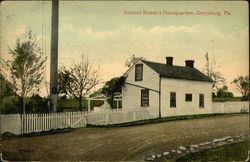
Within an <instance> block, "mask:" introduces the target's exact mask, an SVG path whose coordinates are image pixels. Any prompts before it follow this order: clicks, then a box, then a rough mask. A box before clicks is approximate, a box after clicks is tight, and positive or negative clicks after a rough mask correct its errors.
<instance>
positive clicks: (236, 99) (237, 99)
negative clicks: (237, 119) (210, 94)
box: [213, 97, 242, 102]
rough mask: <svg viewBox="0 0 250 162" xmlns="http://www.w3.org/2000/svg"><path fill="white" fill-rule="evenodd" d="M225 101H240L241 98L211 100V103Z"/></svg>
mask: <svg viewBox="0 0 250 162" xmlns="http://www.w3.org/2000/svg"><path fill="white" fill-rule="evenodd" d="M225 101H242V97H231V98H229V97H222V98H221V97H220V98H213V102H225Z"/></svg>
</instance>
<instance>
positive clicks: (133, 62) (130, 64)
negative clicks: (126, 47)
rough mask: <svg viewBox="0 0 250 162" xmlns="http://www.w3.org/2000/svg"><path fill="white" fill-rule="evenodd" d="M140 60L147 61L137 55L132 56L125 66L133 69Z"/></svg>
mask: <svg viewBox="0 0 250 162" xmlns="http://www.w3.org/2000/svg"><path fill="white" fill-rule="evenodd" d="M138 60H146V58H144V57H137V56H135V55H132V56H131V57H130V58H128V59H127V60H126V62H125V66H127V67H129V68H130V67H131V66H133V65H134V64H135V63H136V62H137V61H138Z"/></svg>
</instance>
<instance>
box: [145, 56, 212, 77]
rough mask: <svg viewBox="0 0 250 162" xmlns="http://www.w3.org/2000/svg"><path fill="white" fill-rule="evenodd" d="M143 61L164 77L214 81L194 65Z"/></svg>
mask: <svg viewBox="0 0 250 162" xmlns="http://www.w3.org/2000/svg"><path fill="white" fill-rule="evenodd" d="M141 61H142V62H143V63H145V64H146V65H147V66H149V67H150V68H151V69H153V70H154V71H155V72H157V73H158V74H160V75H161V76H163V77H169V78H178V79H188V80H197V81H205V82H213V80H212V79H210V78H209V77H207V76H206V75H205V74H203V73H202V72H200V71H199V70H197V69H196V68H194V67H186V66H175V65H167V64H162V63H157V62H151V61H145V60H141Z"/></svg>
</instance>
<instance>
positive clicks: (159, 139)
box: [2, 115, 249, 160]
mask: <svg viewBox="0 0 250 162" xmlns="http://www.w3.org/2000/svg"><path fill="white" fill-rule="evenodd" d="M248 128H249V125H248V115H227V116H215V117H207V118H201V119H192V120H181V121H172V122H164V123H156V124H147V125H142V126H132V127H121V128H81V129H76V130H74V131H71V132H68V133H61V134H54V135H44V136H37V137H25V138H15V139H8V140H3V141H2V144H3V148H2V149H3V156H4V158H5V159H8V160H140V159H142V158H143V157H145V156H147V155H152V154H154V153H156V152H163V151H164V150H169V149H171V148H174V147H177V146H180V145H184V146H185V145H189V144H195V143H201V142H204V141H208V140H211V139H214V138H220V137H224V136H227V135H230V136H235V135H238V134H242V133H247V131H248Z"/></svg>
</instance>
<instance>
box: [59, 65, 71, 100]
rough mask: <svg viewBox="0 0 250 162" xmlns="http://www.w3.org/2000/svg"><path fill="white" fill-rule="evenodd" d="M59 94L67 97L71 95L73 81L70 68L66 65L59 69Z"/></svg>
mask: <svg viewBox="0 0 250 162" xmlns="http://www.w3.org/2000/svg"><path fill="white" fill-rule="evenodd" d="M57 78H58V94H61V95H63V96H64V97H66V96H67V95H69V90H68V89H69V88H70V82H72V81H73V80H72V78H71V76H70V70H69V69H67V68H66V67H65V66H63V67H61V68H60V69H59V71H58V76H57Z"/></svg>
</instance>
